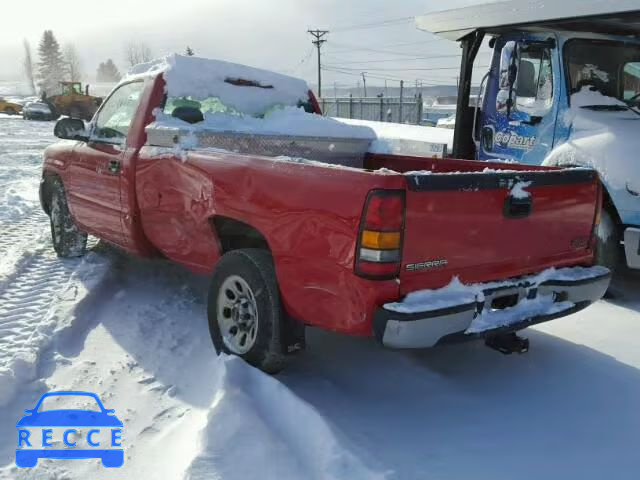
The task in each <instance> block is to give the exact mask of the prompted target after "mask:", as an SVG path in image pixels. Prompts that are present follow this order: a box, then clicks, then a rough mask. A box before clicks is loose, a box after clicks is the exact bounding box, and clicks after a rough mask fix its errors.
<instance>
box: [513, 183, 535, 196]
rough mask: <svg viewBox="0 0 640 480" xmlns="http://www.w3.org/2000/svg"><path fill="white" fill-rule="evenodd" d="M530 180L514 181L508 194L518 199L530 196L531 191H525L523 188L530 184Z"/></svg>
mask: <svg viewBox="0 0 640 480" xmlns="http://www.w3.org/2000/svg"><path fill="white" fill-rule="evenodd" d="M531 183H532V182H518V183H516V184H515V185H514V186H513V188H512V189H511V191H510V192H509V195H510V196H512V197H513V198H517V199H519V200H523V199H525V198H529V197H530V196H531V193H529V192H527V191H526V190H525V188H527V187H529V186H531Z"/></svg>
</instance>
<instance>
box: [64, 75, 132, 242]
mask: <svg viewBox="0 0 640 480" xmlns="http://www.w3.org/2000/svg"><path fill="white" fill-rule="evenodd" d="M142 90H143V83H142V82H131V83H126V84H124V85H121V86H120V87H118V89H117V90H115V91H114V92H113V93H112V94H111V95H110V96H109V98H108V99H107V100H106V101H105V102H104V104H103V105H102V108H100V110H99V111H98V113H97V114H96V116H95V118H94V120H93V124H92V125H91V127H90V135H89V140H88V141H87V142H82V143H79V144H78V145H76V147H75V148H74V152H73V157H74V159H73V161H72V163H71V166H70V170H71V172H70V176H69V177H70V183H71V188H70V189H69V192H70V194H71V195H73V196H74V197H75V198H74V201H73V202H71V203H72V204H73V206H74V208H73V209H72V210H73V211H72V213H73V215H74V218H75V220H76V222H77V223H78V225H79V226H80V227H81V228H83V229H84V230H86V231H88V232H90V233H95V234H96V235H97V236H99V237H100V238H103V239H104V240H107V241H109V242H111V243H115V244H116V245H119V246H125V245H126V243H127V242H126V239H125V238H124V233H123V229H122V205H121V202H120V185H121V174H122V160H123V157H124V154H125V151H126V141H127V135H128V133H129V127H130V125H131V121H132V120H133V117H134V115H135V113H136V110H137V108H138V105H139V103H140V96H141V93H142Z"/></svg>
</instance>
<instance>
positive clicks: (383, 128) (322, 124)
mask: <svg viewBox="0 0 640 480" xmlns="http://www.w3.org/2000/svg"><path fill="white" fill-rule="evenodd" d="M158 73H162V75H163V77H164V80H165V82H166V92H167V97H168V99H169V102H168V103H170V102H171V101H172V99H186V100H188V101H195V102H198V103H199V104H200V105H201V110H202V113H203V120H202V121H200V122H198V123H195V124H189V123H187V122H185V121H183V120H181V119H179V118H176V117H174V116H172V115H171V113H172V112H171V111H168V109H167V108H165V109H164V110H160V109H157V110H156V112H155V122H153V123H152V124H151V125H149V126H148V127H147V128H148V130H150V131H155V132H161V133H162V132H163V131H164V132H166V131H170V132H174V133H175V132H177V131H179V132H180V134H181V135H180V136H181V142H180V143H181V146H182V147H183V148H195V147H197V146H198V141H197V138H198V137H199V136H202V135H203V134H206V133H207V132H215V133H222V132H224V133H234V134H237V133H240V134H251V135H269V136H279V135H286V136H300V137H314V138H327V139H332V140H333V139H345V140H362V141H366V142H369V148H368V151H369V152H371V153H396V154H399V153H406V154H414V155H418V154H420V155H430V156H437V155H440V156H442V154H443V153H444V151H445V149H444V148H443V145H447V148H449V149H450V148H451V142H452V135H453V132H451V131H447V130H442V131H441V129H435V128H430V127H420V126H414V125H400V124H389V123H382V122H367V121H357V120H346V119H339V118H329V117H322V116H319V115H316V114H311V113H308V112H306V111H305V109H304V108H303V105H304V104H308V103H309V92H310V90H309V87H308V85H307V84H306V82H305V81H304V80H300V79H297V78H293V77H289V76H286V75H281V74H278V73H274V72H269V71H266V70H261V69H257V68H252V67H247V66H244V65H238V64H235V63H229V62H223V61H219V60H210V59H204V58H197V57H186V56H181V55H171V56H168V57H165V58H163V59H159V60H155V61H153V62H149V63H145V64H141V65H138V66H136V67H134V68H133V69H132V70H131V71H130V72H129V74H128V75H127V77H126V78H125V80H127V81H128V80H131V79H132V78H138V77H148V76H152V75H157V74H158ZM212 105H213V106H212ZM433 144H437V145H436V147H435V148H434V147H433ZM330 147H332V144H331V143H329V144H327V148H330Z"/></svg>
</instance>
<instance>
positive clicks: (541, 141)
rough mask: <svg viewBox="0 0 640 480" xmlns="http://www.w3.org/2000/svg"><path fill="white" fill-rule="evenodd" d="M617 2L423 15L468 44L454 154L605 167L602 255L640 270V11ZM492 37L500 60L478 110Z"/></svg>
mask: <svg viewBox="0 0 640 480" xmlns="http://www.w3.org/2000/svg"><path fill="white" fill-rule="evenodd" d="M607 8H609V9H611V6H610V4H603V2H597V1H594V0H581V1H566V2H562V5H559V4H553V3H549V2H543V1H540V0H535V1H526V2H524V1H521V0H518V1H507V2H498V3H494V4H488V5H482V6H476V7H468V8H465V9H458V10H452V11H445V12H437V13H433V14H429V15H426V16H423V17H419V18H417V20H416V22H417V25H418V27H419V28H421V29H423V30H427V31H429V32H431V33H435V34H438V35H440V36H443V37H445V38H447V39H451V40H457V41H460V42H461V44H462V48H463V57H462V63H461V72H460V78H461V81H460V84H459V92H458V105H457V114H456V118H457V121H456V126H455V134H454V142H453V143H454V144H453V156H454V157H456V158H475V159H478V160H491V161H496V160H506V161H517V162H520V163H525V164H531V165H541V164H544V165H549V166H576V167H579V166H587V167H592V168H595V169H596V170H597V171H598V172H599V173H600V176H601V179H602V182H603V184H604V186H605V189H606V194H605V211H604V215H605V216H606V217H607V218H605V219H604V220H605V221H603V222H602V223H601V225H602V229H603V231H602V232H601V235H600V237H601V242H600V243H601V245H600V246H599V247H600V248H599V251H600V252H601V254H602V257H601V260H602V262H603V263H606V264H607V266H609V267H614V268H615V266H616V265H614V264H613V263H616V262H620V261H621V260H622V259H623V258H624V259H625V260H626V262H625V263H626V264H627V266H628V267H630V268H634V269H640V162H638V161H637V159H636V158H635V152H637V151H638V150H640V136H639V135H638V134H637V133H636V132H638V131H639V130H640V10H638V4H637V2H636V1H633V0H621V1H618V2H616V5H615V9H616V10H617V11H616V12H611V11H607ZM487 40H488V46H489V47H490V48H492V49H493V54H492V61H491V65H490V68H489V71H488V72H486V74H485V75H484V76H483V77H482V82H481V85H480V99H479V101H478V106H477V107H475V108H473V107H468V106H467V105H469V97H470V93H471V76H472V73H473V65H474V61H475V58H476V55H477V53H478V51H479V49H480V48H481V46H482V44H483V42H485V41H487ZM621 244H623V245H624V251H623V250H622V248H621V246H620V245H621Z"/></svg>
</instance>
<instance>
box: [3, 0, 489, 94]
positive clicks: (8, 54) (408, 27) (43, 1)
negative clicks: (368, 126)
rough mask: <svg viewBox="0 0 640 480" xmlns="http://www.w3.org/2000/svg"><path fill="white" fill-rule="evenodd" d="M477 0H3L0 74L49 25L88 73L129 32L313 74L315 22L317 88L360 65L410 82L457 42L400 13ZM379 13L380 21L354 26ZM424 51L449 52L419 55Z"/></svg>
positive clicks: (341, 80)
mask: <svg viewBox="0 0 640 480" xmlns="http://www.w3.org/2000/svg"><path fill="white" fill-rule="evenodd" d="M477 3H484V2H483V1H482V0H447V1H446V2H443V1H441V0H438V1H432V0H400V1H398V0H396V1H394V2H392V1H389V0H314V1H311V0H172V1H165V0H102V1H92V0H85V1H82V0H74V1H67V0H21V1H19V0H4V1H3V5H2V16H3V18H5V21H3V27H2V28H1V29H0V78H2V79H18V78H20V76H21V73H20V72H21V61H22V56H23V53H22V45H21V43H22V40H23V39H24V38H26V39H27V40H28V41H29V42H30V43H31V45H32V48H33V51H34V54H36V56H37V44H38V41H39V39H40V37H41V35H42V31H43V30H45V29H51V30H53V31H54V34H55V35H56V37H57V38H58V40H59V42H60V43H61V44H63V45H64V44H65V43H69V42H71V43H73V44H75V46H76V47H77V49H78V51H79V53H80V55H81V57H82V64H83V72H84V74H85V76H86V77H87V80H89V81H91V80H93V77H94V76H95V71H96V68H97V66H98V64H99V63H100V62H102V61H104V60H106V59H107V58H112V59H113V60H114V62H115V63H116V65H118V67H119V68H120V70H121V71H126V69H127V65H126V62H125V58H124V48H125V44H126V43H127V42H129V41H132V40H134V41H143V42H145V43H146V44H148V45H149V47H150V48H151V50H152V51H153V53H154V55H155V56H161V55H165V54H168V53H172V52H183V51H184V49H185V47H186V46H187V45H189V46H191V47H192V48H193V49H194V50H195V52H196V55H198V56H203V57H210V58H218V59H223V60H230V61H234V62H238V63H245V64H249V65H253V66H257V67H263V68H268V69H271V70H276V71H280V72H283V73H289V74H294V75H297V76H300V77H303V78H305V79H306V80H308V81H310V82H312V83H315V82H316V68H317V64H316V54H315V49H313V46H312V45H311V37H310V35H309V34H308V33H307V29H309V28H314V29H315V28H320V29H326V30H330V31H331V33H330V34H329V35H328V36H327V37H326V39H327V43H326V44H325V45H324V47H323V55H324V59H323V60H324V61H323V63H324V64H326V66H327V68H329V69H332V70H334V71H327V72H324V73H323V83H324V86H325V88H333V85H334V82H335V83H336V84H337V85H338V86H347V85H356V83H357V82H358V80H359V78H360V77H359V74H360V72H361V71H366V72H367V76H368V77H369V78H368V82H370V83H371V84H384V78H387V79H388V80H389V84H390V85H391V84H393V83H396V84H397V81H396V79H400V78H402V79H404V80H405V81H406V82H410V83H415V81H416V79H420V81H422V82H423V84H425V85H427V84H429V83H434V84H441V83H449V84H452V83H453V84H455V81H456V79H455V77H456V73H457V72H456V69H457V67H458V66H459V60H458V59H457V58H456V55H457V54H458V53H459V51H460V49H459V48H458V46H457V45H456V44H455V43H453V42H448V41H438V40H437V39H436V38H435V37H433V36H432V35H429V34H428V33H426V32H422V31H419V30H417V29H416V28H415V25H414V23H413V22H412V21H411V20H409V19H408V17H413V16H415V15H419V14H422V13H427V12H429V11H435V10H443V9H449V8H456V7H462V6H467V5H472V4H477ZM7 20H8V21H7ZM387 20H388V21H389V23H388V24H387V25H386V26H382V27H381V26H376V27H373V26H369V27H366V26H365V27H362V25H363V24H368V23H378V22H382V21H387ZM354 26H361V27H360V28H353V27H354ZM433 55H439V56H443V55H451V56H450V57H447V58H438V59H433V58H431V59H429V58H424V57H429V56H433ZM420 57H423V58H420ZM484 58H487V57H486V56H485V57H484ZM449 67H451V69H448V68H449ZM420 69H422V70H420ZM427 69H429V70H427ZM433 69H436V70H433ZM335 70H340V71H341V72H336V71H335ZM376 77H377V78H376Z"/></svg>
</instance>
